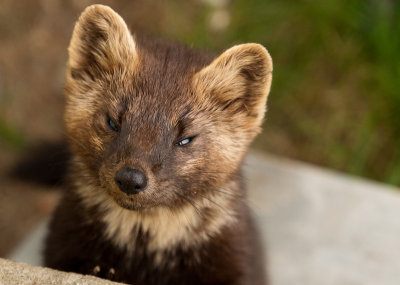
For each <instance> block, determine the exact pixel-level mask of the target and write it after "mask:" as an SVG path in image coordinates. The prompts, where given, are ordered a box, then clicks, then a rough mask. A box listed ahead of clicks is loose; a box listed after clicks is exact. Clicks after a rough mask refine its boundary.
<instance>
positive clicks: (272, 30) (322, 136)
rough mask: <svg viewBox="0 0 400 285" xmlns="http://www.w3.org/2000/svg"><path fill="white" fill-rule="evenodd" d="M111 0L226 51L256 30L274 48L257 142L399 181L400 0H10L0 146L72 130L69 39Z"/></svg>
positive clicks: (130, 15)
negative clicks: (67, 108)
mask: <svg viewBox="0 0 400 285" xmlns="http://www.w3.org/2000/svg"><path fill="white" fill-rule="evenodd" d="M94 3H104V4H107V5H110V6H111V7H112V8H113V9H115V10H116V11H117V12H118V13H120V14H121V15H122V16H123V17H124V18H125V19H126V21H127V22H128V24H129V26H130V27H131V29H132V31H133V32H136V33H145V34H147V35H150V36H152V37H162V38H165V39H169V40H173V41H179V42H184V43H186V44H188V45H189V46H192V47H195V48H201V49H205V50H210V51H213V52H220V51H222V50H224V49H226V48H228V47H230V46H232V45H233V44H237V43H243V42H258V43H261V44H263V45H264V46H265V47H266V48H267V49H268V50H269V51H270V53H271V55H272V57H273V60H274V78H273V86H272V92H271V94H270V98H269V102H268V113H267V120H266V122H265V124H264V132H263V134H261V135H260V136H259V137H258V138H257V140H256V141H255V143H254V145H253V147H254V148H257V149H260V150H263V151H266V152H269V153H274V154H279V155H283V156H287V157H291V158H295V159H299V160H303V161H307V162H310V163H314V164H317V165H322V166H326V167H329V168H333V169H337V170H341V171H345V172H348V173H352V174H356V175H360V176H364V177H368V178H372V179H376V180H379V181H383V182H386V183H391V184H394V185H400V114H399V111H400V2H398V1H394V0H392V1H390V0H385V1H384V0H314V1H307V0H296V1H289V0H264V1H263V0H236V1H224V0H219V1H217V0H207V1H206V0H203V1H200V0H198V1H187V0H186V1H184V0H178V1H155V0H142V1H138V0H136V1H135V0H133V1H127V0H126V1H117V0H115V1H111V0H110V1H96V2H95V1H83V0H81V1H78V0H75V1H62V0H46V1H45V0H42V1H30V0H21V1H14V0H13V1H10V0H2V2H1V3H0V147H1V148H2V149H3V152H4V151H5V150H6V151H8V152H15V153H18V152H20V151H21V150H23V149H24V148H25V147H26V146H28V145H30V144H32V143H36V142H40V141H43V140H50V139H58V138H60V137H62V136H63V134H64V132H63V125H62V108H63V107H62V106H63V95H62V85H63V73H64V64H65V61H66V56H67V53H66V48H67V45H68V42H69V38H70V36H71V32H72V28H73V24H74V22H75V20H76V19H77V17H78V16H79V13H80V12H81V11H82V10H83V9H84V8H85V7H86V6H87V5H90V4H94Z"/></svg>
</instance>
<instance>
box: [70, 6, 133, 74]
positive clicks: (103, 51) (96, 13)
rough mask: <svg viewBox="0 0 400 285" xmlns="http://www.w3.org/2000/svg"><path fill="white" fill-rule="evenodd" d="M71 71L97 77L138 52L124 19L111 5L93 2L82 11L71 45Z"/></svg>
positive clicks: (123, 64) (130, 59) (119, 65)
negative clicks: (93, 3) (94, 3)
mask: <svg viewBox="0 0 400 285" xmlns="http://www.w3.org/2000/svg"><path fill="white" fill-rule="evenodd" d="M68 53H69V59H68V71H69V72H68V73H69V74H67V76H68V75H70V76H71V77H72V78H71V79H75V80H80V79H82V80H93V81H94V80H95V79H96V78H98V77H99V75H101V74H104V73H106V72H107V71H112V70H115V68H122V66H125V65H126V63H127V62H132V58H134V57H135V56H136V51H135V42H134V40H133V38H132V35H131V33H130V31H129V29H128V27H127V25H126V24H125V22H124V20H123V19H122V18H121V17H120V16H119V15H118V14H117V13H116V12H114V11H113V10H112V9H111V8H109V7H107V6H103V5H92V6H89V7H87V8H86V9H85V11H83V13H82V14H81V16H80V17H79V19H78V21H77V23H76V24H75V28H74V31H73V34H72V38H71V43H70V46H69V48H68Z"/></svg>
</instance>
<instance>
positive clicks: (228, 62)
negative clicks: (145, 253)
mask: <svg viewBox="0 0 400 285" xmlns="http://www.w3.org/2000/svg"><path fill="white" fill-rule="evenodd" d="M271 80H272V59H271V57H270V55H269V53H268V52H267V50H266V49H265V48H264V47H263V46H261V45H259V44H242V45H237V46H234V47H232V48H230V49H228V50H226V51H225V52H224V53H222V54H221V55H220V56H219V57H217V58H216V59H215V60H214V61H213V62H212V63H211V64H210V65H208V66H206V67H205V68H203V69H202V70H200V71H199V72H198V73H196V74H195V76H194V81H195V85H196V89H197V94H201V95H200V96H206V97H209V98H211V100H212V102H213V104H216V105H217V106H218V107H219V109H221V110H223V111H224V112H229V111H230V112H231V113H230V114H235V117H243V118H244V119H245V120H246V122H245V123H246V125H247V127H249V128H257V127H258V126H260V125H261V122H262V119H263V118H264V113H265V109H266V101H267V97H268V93H269V91H270V87H271ZM240 114H242V115H243V116H241V115H240Z"/></svg>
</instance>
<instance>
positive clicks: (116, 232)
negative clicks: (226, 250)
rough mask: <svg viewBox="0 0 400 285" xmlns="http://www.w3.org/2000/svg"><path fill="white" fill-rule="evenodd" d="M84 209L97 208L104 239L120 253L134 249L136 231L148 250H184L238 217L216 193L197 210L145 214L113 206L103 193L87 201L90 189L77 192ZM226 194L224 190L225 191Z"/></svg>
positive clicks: (189, 207) (157, 210) (156, 210)
mask: <svg viewBox="0 0 400 285" xmlns="http://www.w3.org/2000/svg"><path fill="white" fill-rule="evenodd" d="M79 190H80V191H78V193H79V194H80V195H81V196H82V198H83V199H84V201H85V205H87V206H90V205H91V206H94V205H96V206H98V207H100V209H101V211H102V212H103V213H104V214H103V215H102V216H101V220H102V222H104V224H105V231H104V235H105V237H106V238H107V239H108V240H110V241H111V242H112V243H113V244H114V245H116V246H117V247H119V248H121V249H122V250H125V251H128V252H132V253H133V251H134V250H135V240H136V237H137V234H138V231H139V230H141V231H142V232H144V233H145V234H148V237H149V242H148V246H147V250H149V251H165V250H171V249H174V248H175V247H176V246H178V245H179V246H181V247H183V248H187V247H193V246H197V245H199V244H201V243H203V242H205V241H207V240H208V239H209V238H210V237H212V236H214V235H215V234H218V233H219V232H220V231H221V229H222V228H223V227H224V226H229V225H231V224H232V223H234V222H235V221H236V220H237V218H236V216H235V211H234V209H232V201H231V199H229V198H228V199H227V195H226V194H215V195H212V196H211V197H208V199H203V200H201V201H196V208H194V207H193V206H192V205H186V206H183V207H181V208H179V209H168V208H165V207H157V208H154V209H152V210H151V211H149V212H148V213H147V212H146V213H142V212H139V211H131V210H126V209H124V208H122V207H120V206H119V205H118V204H116V203H115V202H114V201H113V200H112V199H111V197H106V195H105V193H102V194H100V193H97V195H96V194H95V195H96V198H95V199H93V196H92V195H90V196H92V197H91V198H89V197H88V196H87V194H88V193H93V194H94V192H95V191H93V189H90V190H92V191H90V190H89V189H87V188H86V189H82V188H80V189H79ZM224 191H227V189H224Z"/></svg>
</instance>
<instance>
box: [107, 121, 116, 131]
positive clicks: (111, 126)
mask: <svg viewBox="0 0 400 285" xmlns="http://www.w3.org/2000/svg"><path fill="white" fill-rule="evenodd" d="M107 124H108V126H109V127H110V129H111V130H113V131H114V132H118V131H119V128H118V125H117V124H116V123H115V122H114V121H113V120H112V119H111V118H108V119H107Z"/></svg>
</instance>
